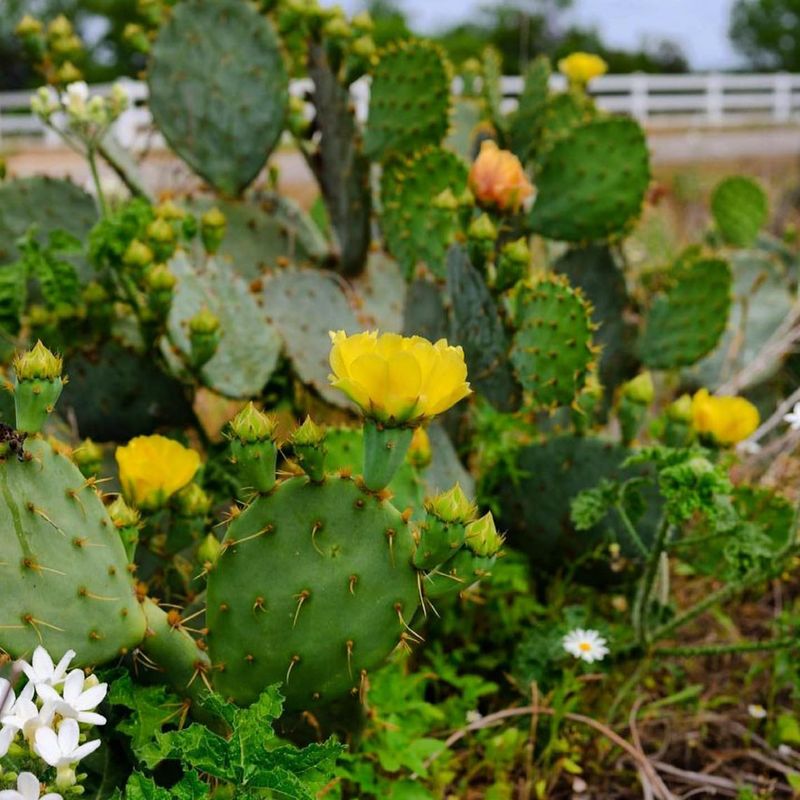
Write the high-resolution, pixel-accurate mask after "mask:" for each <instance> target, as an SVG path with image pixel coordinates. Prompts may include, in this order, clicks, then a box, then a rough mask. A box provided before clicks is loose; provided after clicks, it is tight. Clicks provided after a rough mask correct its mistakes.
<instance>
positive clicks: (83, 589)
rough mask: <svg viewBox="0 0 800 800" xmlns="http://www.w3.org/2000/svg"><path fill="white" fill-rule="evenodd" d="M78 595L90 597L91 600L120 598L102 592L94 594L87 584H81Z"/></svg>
mask: <svg viewBox="0 0 800 800" xmlns="http://www.w3.org/2000/svg"><path fill="white" fill-rule="evenodd" d="M78 597H88V598H89V599H90V600H106V601H108V600H110V601H112V602H113V601H115V600H119V597H108V596H106V595H102V594H94V592H90V591H89V590H88V589H87V588H86V587H85V586H81V587H80V589H78Z"/></svg>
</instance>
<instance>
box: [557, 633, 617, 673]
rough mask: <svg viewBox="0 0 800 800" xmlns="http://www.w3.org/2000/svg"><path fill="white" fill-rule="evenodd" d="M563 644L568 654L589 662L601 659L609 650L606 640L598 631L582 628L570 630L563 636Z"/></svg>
mask: <svg viewBox="0 0 800 800" xmlns="http://www.w3.org/2000/svg"><path fill="white" fill-rule="evenodd" d="M563 645H564V649H565V650H566V651H567V652H568V653H569V654H570V655H573V656H575V658H580V659H581V660H582V661H586V662H587V663H589V664H591V663H593V662H594V661H602V660H603V658H605V656H607V655H608V653H609V652H610V651H609V649H608V648H607V647H606V640H605V639H604V638H603V637H602V636H601V635H600V633H599V631H593V630H584V629H583V628H576V629H575V630H574V631H570V632H569V633H568V634H567V635H566V636H565V637H564V641H563Z"/></svg>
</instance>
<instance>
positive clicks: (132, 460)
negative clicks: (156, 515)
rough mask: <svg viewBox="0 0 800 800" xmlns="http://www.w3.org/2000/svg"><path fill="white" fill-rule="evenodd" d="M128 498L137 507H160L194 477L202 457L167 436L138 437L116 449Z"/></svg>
mask: <svg viewBox="0 0 800 800" xmlns="http://www.w3.org/2000/svg"><path fill="white" fill-rule="evenodd" d="M116 458H117V465H118V466H119V481H120V484H121V485H122V492H123V494H124V495H125V499H126V500H127V501H128V502H129V503H131V504H132V505H134V506H136V507H137V508H141V509H147V510H154V509H156V508H160V507H161V506H163V505H164V503H165V502H166V501H167V500H168V499H169V498H170V497H171V496H172V495H173V494H175V492H177V491H178V490H180V489H182V488H183V487H184V486H186V485H187V484H188V483H189V481H191V480H192V478H193V477H194V474H195V473H196V472H197V468H198V467H199V466H200V456H199V455H198V454H197V453H196V452H195V451H194V450H191V449H190V448H188V447H184V446H183V445H182V444H180V442H176V441H175V440H174V439H167V437H166V436H137V437H136V438H135V439H131V440H130V441H129V442H128V444H126V445H125V446H124V447H118V448H117V452H116Z"/></svg>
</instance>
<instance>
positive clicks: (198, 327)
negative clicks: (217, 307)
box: [189, 308, 222, 369]
mask: <svg viewBox="0 0 800 800" xmlns="http://www.w3.org/2000/svg"><path fill="white" fill-rule="evenodd" d="M221 338H222V332H221V331H220V321H219V317H218V316H217V315H216V314H215V313H214V312H213V311H211V310H210V309H208V308H202V309H200V311H198V312H197V313H196V314H195V315H194V316H193V317H192V318H191V319H190V320H189V345H190V350H191V360H192V365H193V366H194V367H195V369H200V367H202V366H203V365H204V364H207V363H208V362H209V361H210V360H211V359H212V358H213V357H214V354H215V353H216V352H217V348H218V347H219V343H220V339H221Z"/></svg>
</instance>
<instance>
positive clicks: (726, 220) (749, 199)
mask: <svg viewBox="0 0 800 800" xmlns="http://www.w3.org/2000/svg"><path fill="white" fill-rule="evenodd" d="M711 212H712V214H713V215H714V222H715V223H716V224H717V228H719V232H720V233H721V234H722V238H723V239H724V240H725V242H726V244H729V245H733V246H734V247H749V246H750V245H752V244H753V242H754V241H755V240H756V237H757V236H758V232H759V231H760V230H761V228H762V227H763V225H764V223H765V222H766V221H767V216H768V214H769V204H768V201H767V195H766V193H765V192H764V190H763V189H762V188H761V186H760V185H759V184H758V183H757V182H756V181H754V180H753V179H752V178H745V177H743V176H741V175H736V176H733V177H731V178H725V180H723V181H720V183H718V184H717V186H716V187H715V188H714V192H713V193H712V195H711Z"/></svg>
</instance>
